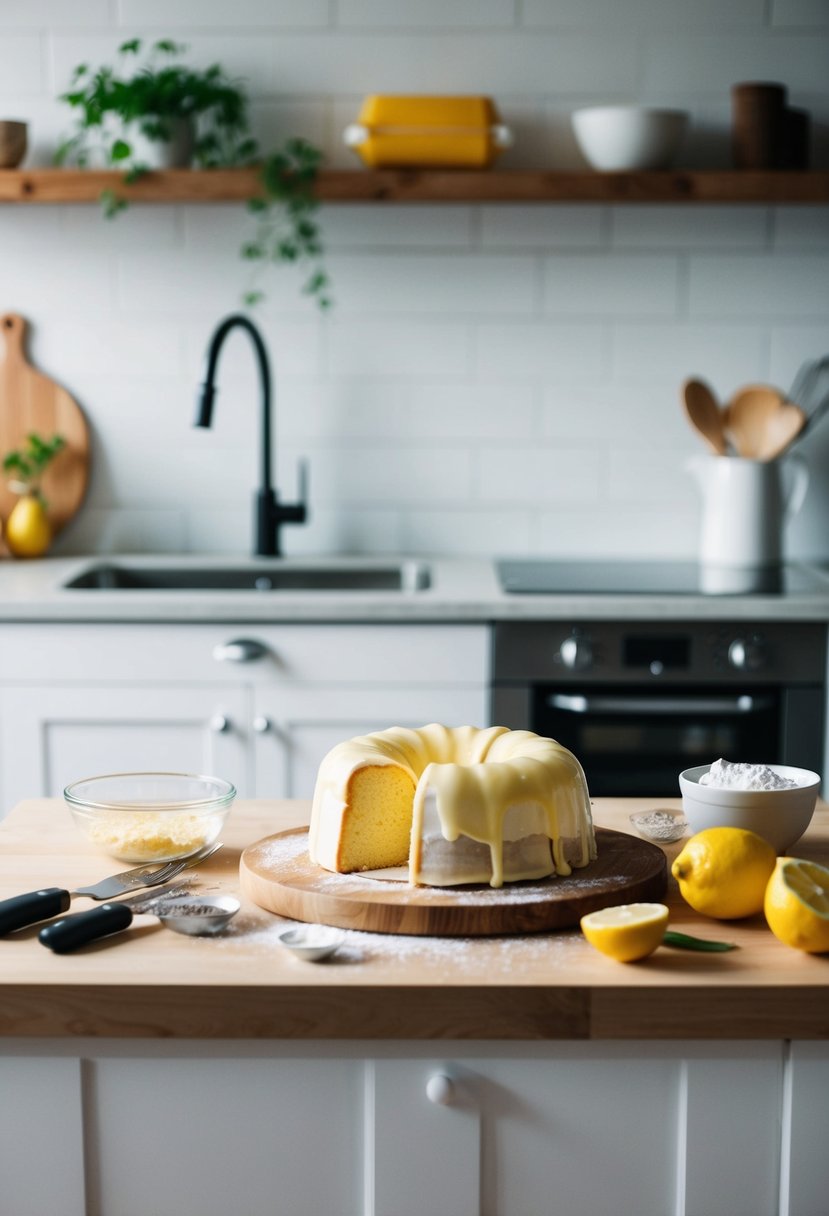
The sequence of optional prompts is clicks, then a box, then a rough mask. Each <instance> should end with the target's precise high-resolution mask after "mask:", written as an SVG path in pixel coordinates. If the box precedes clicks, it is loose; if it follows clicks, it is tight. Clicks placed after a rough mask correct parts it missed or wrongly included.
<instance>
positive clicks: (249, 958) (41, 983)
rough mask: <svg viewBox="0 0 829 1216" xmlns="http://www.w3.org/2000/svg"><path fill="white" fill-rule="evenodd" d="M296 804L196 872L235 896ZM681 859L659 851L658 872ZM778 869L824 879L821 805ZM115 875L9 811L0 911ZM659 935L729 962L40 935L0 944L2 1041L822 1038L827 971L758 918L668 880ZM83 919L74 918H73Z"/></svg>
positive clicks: (504, 943)
mask: <svg viewBox="0 0 829 1216" xmlns="http://www.w3.org/2000/svg"><path fill="white" fill-rule="evenodd" d="M678 805H679V801H678V800H669V799H653V798H651V799H607V798H598V799H596V800H595V801H594V815H595V819H596V822H597V823H598V824H600V825H601V826H604V827H610V828H616V829H620V830H627V828H628V827H629V825H628V815H629V814H630V813H631V812H632V811H634V810H641V809H650V808H654V807H657V806H678ZM308 813H309V804H308V803H306V802H300V801H294V802H269V801H258V802H244V801H240V802H238V803H237V804H236V806H235V807H234V809H233V811H232V813H231V815H230V817H229V819H228V821H227V824H226V825H225V829H224V832H223V839H224V841H225V848H224V849H223V850H222V851H221V853H219V854H218V855H217V857H216V858H213V859H211V860H210V862H208V863H207V864H206V865H205V866H203V867H201V869H200V871H199V873H200V876H201V881H202V883H203V884H204V885H206V886H211V887H214V888H215V887H220V888H221V889H222V890H224V891H226V892H229V893H237V894H238V890H239V880H238V866H239V856H240V854H241V851H242V849H243V848H244V847H245V846H247V845H248V844H250V843H252V842H254V841H256V840H259V839H261V838H262V837H264V836H268V835H271V834H273V833H274V832H278V831H281V830H284V829H287V828H291V827H295V826H298V825H301V824H302V823H304V822H307V816H308ZM679 847H680V845H672V846H668V848H667V849H666V851H667V852H668V854H669V858H670V857H673V855H675V853H676V852H677V851H678V849H679ZM793 852H794V853H795V854H796V855H797V856H802V857H808V858H811V859H813V860H816V861H820V862H822V863H823V864H829V807H827V805H826V804H824V803H821V804H820V805H819V808H818V810H817V811H816V813H815V818H814V820H813V822H812V826H811V827H810V829H809V832H808V833H807V835H806V836H805V837H804V838H803V839H802V840H801V841H800V842H799V843H798V845H797V846H796V848H795V850H793ZM118 869H119V864H118V863H117V862H116V863H113V862H112V860H111V859H110V858H107V857H104V856H101V855H98V854H93V853H92V852H91V851H90V849H89V846H88V845H87V844H86V843H85V841H84V840H83V838H82V836H81V834H80V832H79V831H78V830H77V828H76V827H75V826H74V824H73V823H72V822H71V820H70V817H69V815H68V813H67V812H66V810H65V808H64V806H63V803H62V802H61V801H59V800H57V799H38V800H31V801H27V802H24V803H21V804H20V805H19V806H18V807H17V808H15V810H14V811H13V812H12V813H11V815H9V817H8V818H7V819H5V820H4V821H3V822H2V824H0V898H4V897H6V896H9V895H15V894H19V893H20V892H22V891H27V890H34V889H36V888H38V887H42V886H66V887H69V888H71V887H73V886H76V885H85V884H86V883H90V882H93V881H95V880H96V879H98V878H102V877H105V876H106V875H107V874H111V873H115V872H117V870H118ZM667 899H668V903H669V905H670V907H671V925H672V927H673V928H676V929H679V930H681V931H684V932H687V933H692V934H695V935H697V936H700V937H709V938H728V939H729V940H732V941H735V942H736V943H737V944H738V946H739V949H738V950H735V951H732V952H731V953H728V954H714V955H707V954H697V953H690V952H687V951H679V950H672V949H668V948H666V947H662V948H660V949H659V950H658V951H657V952H656V953H655V954H654V955H652V956H651V957H650V958H649V959H647V960H645V961H643V962H641V963H637V964H628V965H625V964H621V963H615V962H613V961H612V960H610V959H607V958H605V957H603V956H602V955H600V954H597V953H596V952H595V951H594V950H593V949H592V947H590V946H589V945H588V944H587V943H586V942H585V941H584V939H583V937H582V936H581V933H580V932H579V931H578V930H577V929H573V930H565V931H562V932H558V933H550V934H540V935H534V936H524V937H499V938H474V939H470V938H465V939H460V940H454V939H446V938H432V937H430V938H414V937H394V936H388V935H384V934H371V933H363V932H356V931H347V932H346V942H345V945H344V946H343V947H342V948H341V950H340V951H339V952H338V953H337V954H336V955H335V956H334V958H333V959H331V960H329V961H328V962H326V963H322V964H312V963H306V962H302V961H300V960H297V959H295V958H294V957H293V956H292V955H290V954H289V953H288V952H287V951H286V950H285V949H284V948H283V947H282V946H281V945H280V943H279V942H278V940H277V934H278V932H279V931H280V929H281V928H283V927H284V926H285V924H286V922H285V921H283V920H282V919H281V918H279V917H277V916H273V915H271V914H270V913H267V912H263V911H261V910H260V909H259V908H257V907H256V906H254V905H252V904H250V903H248V902H245V903H243V908H242V911H241V912H240V913H239V914H238V916H237V917H236V918H235V920H234V921H233V922H232V924H231V927H230V929H229V930H228V931H227V933H226V934H225V935H223V936H221V937H216V938H193V937H182V936H179V935H177V934H175V933H172V932H170V931H169V930H166V929H164V928H162V926H161V925H160V923H159V922H158V921H157V920H155V919H154V918H151V917H140V918H136V921H135V923H134V925H133V926H132V928H131V929H130V930H129V931H128V934H127V935H125V936H122V937H121V938H113V939H110V940H104V941H101V942H98V943H96V944H95V945H92V946H88V947H86V948H84V949H83V950H82V951H79V952H78V953H76V954H71V955H66V956H59V955H54V954H52V953H51V952H50V951H48V950H46V949H44V947H42V946H41V945H40V943H39V942H38V940H37V927H36V926H32V927H31V928H28V929H23V930H20V931H19V932H18V933H15V934H12V935H10V936H8V937H6V938H4V939H2V940H0V959H1V960H2V966H1V968H0V974H1V975H2V989H0V1034H2V1035H3V1036H6V1037H58V1036H69V1037H75V1036H79V1037H84V1036H92V1037H114V1038H144V1039H147V1038H150V1039H153V1038H171V1037H173V1038H190V1039H230V1038H233V1039H361V1040H366V1039H427V1040H428V1039H434V1040H453V1039H479V1040H487V1039H489V1040H510V1039H512V1040H544V1039H685V1038H692V1039H693V1038H697V1039H730V1038H734V1039H780V1038H792V1039H827V1038H829V955H823V956H809V955H804V954H801V953H800V952H799V951H796V950H791V949H789V948H788V947H787V946H784V945H782V944H781V943H780V942H778V941H777V940H776V939H775V938H774V937H773V936H772V934H771V932H770V931H769V930H768V928H767V927H766V924H765V921H764V920H763V918H762V917H755V918H752V919H751V920H747V921H739V922H732V923H729V924H725V923H723V922H716V921H711V920H706V919H705V918H703V917H700V916H698V915H697V914H696V913H694V912H693V911H692V910H691V909H690V908H689V907H688V906H687V905H686V904H685V903H684V902H683V901H682V899H681V898H680V896H679V893H678V891H677V890H676V885H675V883H674V882H673V880H672V879H671V880H670V886H669V891H668V896H667ZM89 906H92V905H91V903H90V901H88V900H85V899H80V898H79V899H77V900H75V901H73V908H74V909H75V910H78V911H80V910H82V909H83V908H85V907H89Z"/></svg>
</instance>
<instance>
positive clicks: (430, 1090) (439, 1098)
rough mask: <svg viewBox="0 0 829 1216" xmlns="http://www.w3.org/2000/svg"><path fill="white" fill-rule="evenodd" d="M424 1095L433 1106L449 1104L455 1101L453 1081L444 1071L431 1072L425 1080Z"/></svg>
mask: <svg viewBox="0 0 829 1216" xmlns="http://www.w3.org/2000/svg"><path fill="white" fill-rule="evenodd" d="M426 1097H427V1098H428V1099H429V1101H430V1102H434V1104H435V1106H451V1105H452V1103H453V1102H454V1101H455V1083H454V1081H453V1080H452V1078H451V1077H447V1076H446V1073H443V1072H436V1073H433V1074H432V1076H431V1077H430V1078H429V1080H428V1081H427V1082H426Z"/></svg>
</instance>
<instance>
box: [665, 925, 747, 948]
mask: <svg viewBox="0 0 829 1216" xmlns="http://www.w3.org/2000/svg"><path fill="white" fill-rule="evenodd" d="M662 944H663V945H664V946H676V948H677V949H678V950H700V951H705V952H707V953H710V954H719V953H722V952H723V951H725V950H736V949H737V946H736V945H735V943H734V942H715V941H710V940H707V939H706V938H703V937H691V936H689V934H687V933H675V932H674V930H673V929H668V930H667V931H666V933H665V936H664V937H663V938H662Z"/></svg>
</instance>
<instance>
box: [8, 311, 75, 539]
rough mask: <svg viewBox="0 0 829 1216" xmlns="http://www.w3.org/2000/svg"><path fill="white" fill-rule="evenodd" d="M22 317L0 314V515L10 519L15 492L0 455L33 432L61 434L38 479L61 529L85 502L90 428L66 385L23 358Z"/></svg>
mask: <svg viewBox="0 0 829 1216" xmlns="http://www.w3.org/2000/svg"><path fill="white" fill-rule="evenodd" d="M25 336H26V322H25V321H24V319H23V317H21V316H18V315H17V314H16V313H13V312H10V313H6V314H5V315H3V316H2V317H0V517H2V518H3V519H4V520H6V519H8V517H9V515H10V513H11V510H12V508H13V507H14V504H15V503H16V502H17V499H18V495H17V494H15V493H14V491H13V490H10V489H9V486H8V481H7V478H6V475H5V473H3V472H2V461H3V457H4V456H6V454H7V453H8V452H10V451H12V450H13V449H15V448H20V447H23V446H24V445H25V443H26V436H27V435H29V434H30V433H31V432H33V431H34V432H36V433H37V434H38V435H40V436H41V437H42V438H43V439H51V437H52V436H53V435H62V436H63V438H64V439H65V440H66V447H65V448H64V449H63V451H62V452H61V453H60V454H59V455H58V456H56V457H55V459H54V460H53V461H52V462H51V464H50V465H49V466H48V468H47V469H46V472H45V473H44V474H43V477H42V479H41V489H42V491H43V497H44V498H45V499H46V502H47V504H48V515H49V520H50V522H51V524H52V529H53V531H54V532H59V531H60V529H61V528H63V527H64V526H65V525H66V524H67V523H68V522H69V520H70V519H72V517H73V515H74V514H75V513H76V511H77V510H78V508H79V507H80V505H81V503H82V502H83V498H84V494H85V493H86V484H87V480H88V476H89V432H88V429H87V425H86V419H85V418H84V416H83V413H82V411H81V408H80V406H79V405H78V403H77V402H76V401H75V400H74V399H73V398H72V397H70V395H69V393H68V392H67V391H66V389H65V388H62V387H61V386H60V385H59V384H56V383H55V381H54V380H50V378H49V377H48V376H44V375H43V373H42V372H38V371H36V370H35V368H34V367H32V365H31V364H30V363H29V361H28V360H27V358H26V350H25V341H24V340H25Z"/></svg>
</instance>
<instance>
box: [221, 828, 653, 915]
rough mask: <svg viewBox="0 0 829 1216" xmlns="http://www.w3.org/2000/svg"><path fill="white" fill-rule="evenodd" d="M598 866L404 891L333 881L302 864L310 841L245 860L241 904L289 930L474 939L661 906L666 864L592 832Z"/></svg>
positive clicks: (253, 851)
mask: <svg viewBox="0 0 829 1216" xmlns="http://www.w3.org/2000/svg"><path fill="white" fill-rule="evenodd" d="M596 844H597V846H598V857H597V859H596V860H595V861H593V862H591V863H590V865H589V866H585V867H584V868H583V869H581V870H574V871H573V873H572V874H571V875H570V877H569V878H556V877H553V878H543V879H537V880H533V881H530V882H521V883H510V884H508V885H507V886H504V887H502V888H500V890H495V889H493V888H492V887H488V886H466V887H410V886H408V885H407V884H406V883H401V882H388V881H383V880H382V879H376V878H367V877H366V876H365V875H363V874H331V873H329V872H328V870H323V869H321V867H320V866H318V865H315V864H314V863H313V862H312V861H311V859H310V858H309V856H308V831H307V829H306V828H294V829H293V830H292V831H289V832H278V833H277V834H276V835H275V836H266V837H265V838H264V840H259V841H257V842H256V844H252V845H249V846H248V847H247V848H246V849H245V850H244V852H243V853H242V859H241V862H240V866H239V870H240V877H241V885H242V890H243V891H244V893H245V895H246V896H247V897H248V898H249V899H252V900H253V902H254V903H256V904H258V905H259V907H260V908H264V909H265V910H266V911H268V912H277V913H278V914H279V915H280V916H287V917H289V918H290V919H291V920H300V921H307V922H310V923H313V924H323V925H336V926H338V928H341V929H359V930H369V931H371V932H375V933H411V934H426V935H429V936H436V937H472V936H476V937H479V936H484V935H486V934H495V933H539V932H544V931H547V930H550V929H566V928H568V927H570V926H572V925H577V924H578V922H579V918H580V917H582V916H584V915H585V913H587V912H594V911H595V910H596V909H597V908H606V907H607V906H608V905H610V904H627V903H634V902H636V901H637V900H645V901H648V900H661V899H662V897H663V895H664V894H665V889H666V886H667V862H666V860H665V854H664V853H663V852H662V850H661V849H660V848H658V847H657V846H656V845H654V844H649V843H648V842H647V841H645V840H639V839H638V837H635V836H628V835H627V834H626V833H624V832H613V831H610V830H609V829H606V828H597V829H596Z"/></svg>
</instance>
